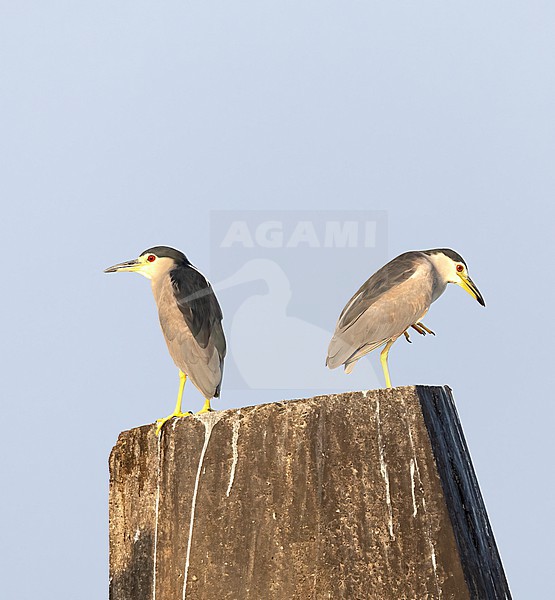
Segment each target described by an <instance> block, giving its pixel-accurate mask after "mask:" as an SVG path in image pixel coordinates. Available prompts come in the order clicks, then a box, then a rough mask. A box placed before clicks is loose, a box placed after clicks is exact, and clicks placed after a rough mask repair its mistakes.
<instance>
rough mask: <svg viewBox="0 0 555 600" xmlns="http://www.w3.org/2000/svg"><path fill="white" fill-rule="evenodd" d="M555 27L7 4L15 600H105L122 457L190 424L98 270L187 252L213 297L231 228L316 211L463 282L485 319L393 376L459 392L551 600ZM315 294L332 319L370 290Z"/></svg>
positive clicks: (439, 325) (446, 331)
mask: <svg viewBox="0 0 555 600" xmlns="http://www.w3.org/2000/svg"><path fill="white" fill-rule="evenodd" d="M554 23H555V5H554V4H553V3H552V2H548V1H544V2H540V1H534V0H529V1H527V2H514V1H503V2H501V1H492V2H488V3H484V2H477V1H465V2H461V1H456V2H443V3H440V2H430V1H421V2H418V3H414V2H413V3H410V2H380V3H378V2H364V3H363V2H322V1H318V2H302V3H299V2H285V1H283V0H280V1H279V2H245V1H238V2H198V1H195V2H183V1H180V2H175V1H168V2H164V3H160V2H142V1H140V0H139V1H138V0H134V1H133V2H131V1H121V2H107V1H105V0H96V1H95V2H70V1H69V0H66V1H61V0H59V1H53V2H44V1H42V2H38V1H25V0H21V1H18V2H7V1H4V2H1V3H0V57H1V58H0V60H1V73H2V75H1V77H0V100H1V107H2V108H1V111H0V128H1V129H0V131H1V140H2V142H1V146H0V147H1V152H2V156H1V157H0V170H1V173H0V198H1V200H2V213H1V220H0V233H1V240H2V242H3V244H2V259H3V260H2V264H3V268H2V275H3V288H2V291H3V294H2V312H1V318H2V365H3V369H2V371H3V401H2V416H3V421H4V431H3V435H2V436H1V438H0V440H1V441H0V456H1V457H2V458H1V459H0V476H1V480H2V482H3V485H2V490H3V491H2V494H0V510H1V514H2V515H3V527H2V535H1V536H0V576H1V580H2V588H3V589H2V597H5V598H10V599H11V598H13V599H17V600H35V599H36V598H42V599H43V600H65V599H67V600H74V599H75V598H76V593H77V595H78V597H79V600H89V599H90V600H97V599H98V598H105V597H107V579H108V577H107V543H108V542H107V540H108V527H107V490H108V471H107V459H108V454H109V452H110V449H111V447H112V445H113V444H114V443H115V440H116V438H117V435H118V433H119V432H120V431H121V430H123V429H128V428H131V427H134V426H136V425H140V424H143V423H148V422H151V421H153V420H154V419H155V418H157V417H160V416H163V415H164V414H166V413H167V412H168V410H169V409H171V408H172V406H173V402H174V395H175V391H176V386H177V378H176V373H175V368H174V366H173V364H172V363H171V360H170V359H169V357H168V356H167V353H166V349H165V346H164V343H163V340H162V337H161V335H160V332H159V330H158V324H157V320H156V315H155V311H154V307H153V301H152V298H151V294H150V290H149V287H148V284H147V282H146V281H145V280H143V279H142V278H140V277H138V276H132V275H128V276H124V275H117V276H112V277H108V276H106V275H103V274H102V269H103V268H104V267H106V266H108V265H110V264H113V263H114V262H118V261H120V260H124V259H128V258H132V257H133V256H134V255H135V254H136V253H138V252H139V251H141V250H143V249H145V248H147V247H148V246H150V245H154V244H168V245H173V246H176V247H178V248H180V249H182V250H183V251H185V252H186V253H187V254H188V255H189V257H190V258H191V260H192V261H193V262H194V263H195V264H197V265H198V267H199V268H200V269H201V270H203V271H205V272H207V274H208V275H210V273H209V272H208V270H209V268H210V256H211V239H210V211H211V210H216V209H236V210H238V211H239V210H242V211H248V210H258V209H268V210H275V211H276V213H279V211H283V210H292V209H302V210H304V211H314V212H315V214H319V213H320V212H321V210H322V209H323V208H328V209H346V210H378V211H385V212H386V213H387V223H388V225H387V239H388V245H387V249H386V255H387V257H390V258H391V257H393V256H395V255H397V254H399V253H400V252H402V251H404V250H409V249H419V248H430V247H434V246H450V247H452V248H454V249H456V250H457V251H459V252H460V253H461V254H462V255H463V256H464V257H465V259H466V260H467V262H468V264H469V267H470V271H471V274H472V276H473V278H474V280H475V281H476V283H477V284H478V286H479V287H480V289H481V291H482V293H483V295H484V297H485V299H486V302H487V308H486V309H485V310H484V309H482V308H481V307H480V306H479V305H478V304H477V303H476V302H473V301H472V300H471V299H470V298H469V297H468V296H467V295H466V294H464V292H462V290H460V289H448V290H447V292H446V294H445V296H444V297H442V298H441V300H440V301H439V302H438V303H437V304H436V305H434V306H433V307H432V310H431V311H430V315H429V317H428V319H427V321H426V322H427V324H428V325H429V326H430V327H432V329H434V330H436V331H437V332H438V335H437V337H435V338H429V337H427V338H426V339H418V340H415V343H413V344H412V346H409V345H408V344H404V343H403V344H399V345H398V346H399V347H397V345H396V346H395V347H394V349H393V350H392V353H391V366H392V376H393V378H394V382H395V383H397V384H399V385H401V384H412V383H440V384H443V383H446V384H449V385H450V386H451V387H452V388H453V390H454V394H455V398H456V400H457V404H458V408H459V412H460V416H461V419H462V422H463V426H464V429H465V432H466V436H467V441H468V443H469V446H470V449H471V452H472V456H473V460H474V465H475V467H476V470H477V474H478V477H479V480H480V484H481V488H482V492H483V494H484V497H485V501H486V504H487V507H488V511H489V515H490V519H491V521H492V525H493V528H494V531H495V534H496V539H497V543H498V545H499V548H500V551H501V555H502V558H503V562H504V565H505V569H506V572H507V575H508V578H509V582H510V584H511V588H512V590H513V593H514V596H515V598H548V597H555V587H554V583H553V578H552V576H551V571H552V565H553V563H554V561H555V556H554V552H553V543H552V539H553V534H554V533H555V532H554V528H553V527H554V521H553V505H554V502H555V498H554V496H555V494H554V486H553V483H552V473H553V466H552V459H553V450H554V448H553V433H552V427H553V426H552V423H553V418H554V416H555V415H554V412H555V411H554V409H553V402H552V398H551V396H552V390H553V384H554V368H553V365H552V363H553V360H552V346H553V340H552V332H551V331H550V328H551V322H550V315H551V314H552V303H553V277H552V276H551V269H552V264H551V263H552V257H553V221H554V217H555V210H554V208H553V200H554V191H555V170H554V169H553V164H554V153H555V130H554V125H555V116H554V115H555V112H554V109H553V108H554V106H555V68H554V56H555V31H554V25H553V24H554ZM361 252H364V249H361ZM375 266H377V265H375V264H374V263H373V262H372V261H371V260H369V262H368V269H367V272H365V269H364V260H363V261H362V262H359V263H357V264H355V265H351V264H350V263H347V264H345V265H344V269H345V270H346V272H347V277H349V278H351V280H352V282H353V283H354V282H357V283H361V282H362V281H363V280H364V279H365V278H366V277H367V276H368V275H370V274H371V272H372V270H373V269H374V268H375ZM351 269H352V272H351ZM322 277H323V279H324V278H325V279H328V281H329V285H330V290H331V292H330V293H331V294H334V295H336V296H335V302H336V306H337V310H339V309H340V308H341V307H342V306H343V304H344V303H345V301H346V300H347V299H348V297H349V296H350V295H351V293H352V292H354V291H355V289H353V288H352V289H344V288H343V287H340V286H336V285H334V282H335V281H336V279H335V277H334V275H333V274H330V273H326V271H325V269H324V268H323V271H322ZM222 304H223V296H222ZM225 310H226V307H225V305H224V312H225ZM315 310H318V307H317V306H316V308H315ZM336 317H337V314H335V313H334V314H333V315H330V319H331V321H333V322H334V321H335V318H336ZM322 319H323V317H322V315H319V318H318V319H316V321H319V320H322ZM333 322H332V323H331V324H330V329H331V328H332V327H333V324H334V323H333ZM413 337H415V336H413ZM315 352H320V353H321V354H322V355H325V348H316V349H315ZM232 353H233V349H232V348H230V355H232ZM373 360H376V357H374V359H373ZM359 366H362V365H359ZM357 369H358V367H357ZM347 387H348V385H347V383H346V388H347ZM224 392H225V380H224ZM299 393H301V392H299ZM189 394H190V395H189V396H188V398H190V399H191V402H192V403H193V402H195V401H197V400H198V398H196V397H195V396H194V392H193V391H192V390H189ZM295 395H298V394H295V392H294V391H292V392H290V393H287V394H284V393H283V392H278V391H275V392H271V391H270V392H268V391H252V390H250V391H242V390H240V389H233V390H229V391H228V392H226V393H225V394H224V396H223V397H222V401H221V402H219V406H220V407H222V406H224V407H229V406H238V405H241V404H250V403H256V402H262V401H270V400H273V399H281V398H282V397H284V396H287V397H294V396H295ZM76 590H78V592H76Z"/></svg>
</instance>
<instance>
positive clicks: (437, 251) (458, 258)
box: [422, 248, 467, 267]
mask: <svg viewBox="0 0 555 600" xmlns="http://www.w3.org/2000/svg"><path fill="white" fill-rule="evenodd" d="M422 252H423V253H424V254H428V255H430V254H445V256H448V257H449V258H450V259H451V260H454V261H455V262H460V263H462V264H463V265H464V266H465V267H466V266H467V265H466V262H465V261H464V258H463V257H462V256H461V255H460V254H459V253H458V252H455V251H454V250H451V249H450V248H434V249H433V250H422Z"/></svg>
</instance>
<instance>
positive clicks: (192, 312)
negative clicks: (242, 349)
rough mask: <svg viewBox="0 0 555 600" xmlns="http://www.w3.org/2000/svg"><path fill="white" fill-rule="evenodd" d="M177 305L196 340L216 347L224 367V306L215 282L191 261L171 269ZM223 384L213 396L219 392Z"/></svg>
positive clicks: (204, 345)
mask: <svg viewBox="0 0 555 600" xmlns="http://www.w3.org/2000/svg"><path fill="white" fill-rule="evenodd" d="M169 275H170V279H171V282H172V288H173V291H174V295H175V299H176V302H177V306H178V307H179V310H180V311H181V313H182V315H183V318H184V319H185V321H186V323H187V326H188V327H189V329H190V331H191V333H192V334H193V337H194V338H195V341H196V342H197V344H198V345H199V346H200V347H201V348H203V349H205V348H207V347H208V346H209V345H212V346H214V347H215V348H216V350H217V352H218V354H219V357H220V364H221V368H222V370H223V361H224V357H225V354H226V341H225V335H224V330H223V327H222V319H223V314H222V309H221V308H220V305H219V303H218V300H217V298H216V295H215V294H214V290H213V289H212V286H211V285H210V283H209V282H208V280H207V279H206V278H205V277H204V275H203V274H202V273H201V272H200V271H198V270H197V269H196V268H195V267H194V266H193V265H192V264H190V263H189V262H188V261H187V263H185V264H181V265H180V266H178V267H176V268H175V269H173V270H172V271H170V273H169ZM219 393H220V385H218V388H217V390H216V393H215V394H214V396H216V397H217V396H219Z"/></svg>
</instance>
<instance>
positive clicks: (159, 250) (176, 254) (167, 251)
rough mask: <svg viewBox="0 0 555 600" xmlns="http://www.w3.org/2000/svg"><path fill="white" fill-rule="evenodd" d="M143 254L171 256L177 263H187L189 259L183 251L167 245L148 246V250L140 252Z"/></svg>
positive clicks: (162, 256)
mask: <svg viewBox="0 0 555 600" xmlns="http://www.w3.org/2000/svg"><path fill="white" fill-rule="evenodd" d="M143 254H155V255H156V256H157V257H158V258H171V259H173V260H174V261H175V262H176V263H177V264H178V265H188V264H189V260H188V259H187V257H186V256H185V254H183V252H180V251H179V250H176V249H175V248H170V247H169V246H153V247H152V248H148V250H145V251H144V252H141V256H142V255H143Z"/></svg>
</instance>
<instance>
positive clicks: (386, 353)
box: [380, 338, 397, 388]
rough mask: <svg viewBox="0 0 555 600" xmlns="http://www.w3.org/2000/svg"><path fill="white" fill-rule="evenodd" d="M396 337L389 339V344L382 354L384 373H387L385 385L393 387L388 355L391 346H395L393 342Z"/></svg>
mask: <svg viewBox="0 0 555 600" xmlns="http://www.w3.org/2000/svg"><path fill="white" fill-rule="evenodd" d="M395 339H397V338H395ZM395 339H393V340H389V342H387V344H386V345H385V346H384V349H383V350H382V353H381V354H380V361H381V363H382V369H383V374H384V375H385V387H388V388H390V387H391V379H390V377H389V368H388V366H387V355H388V354H389V349H390V348H391V346H393V342H394V341H395Z"/></svg>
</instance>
